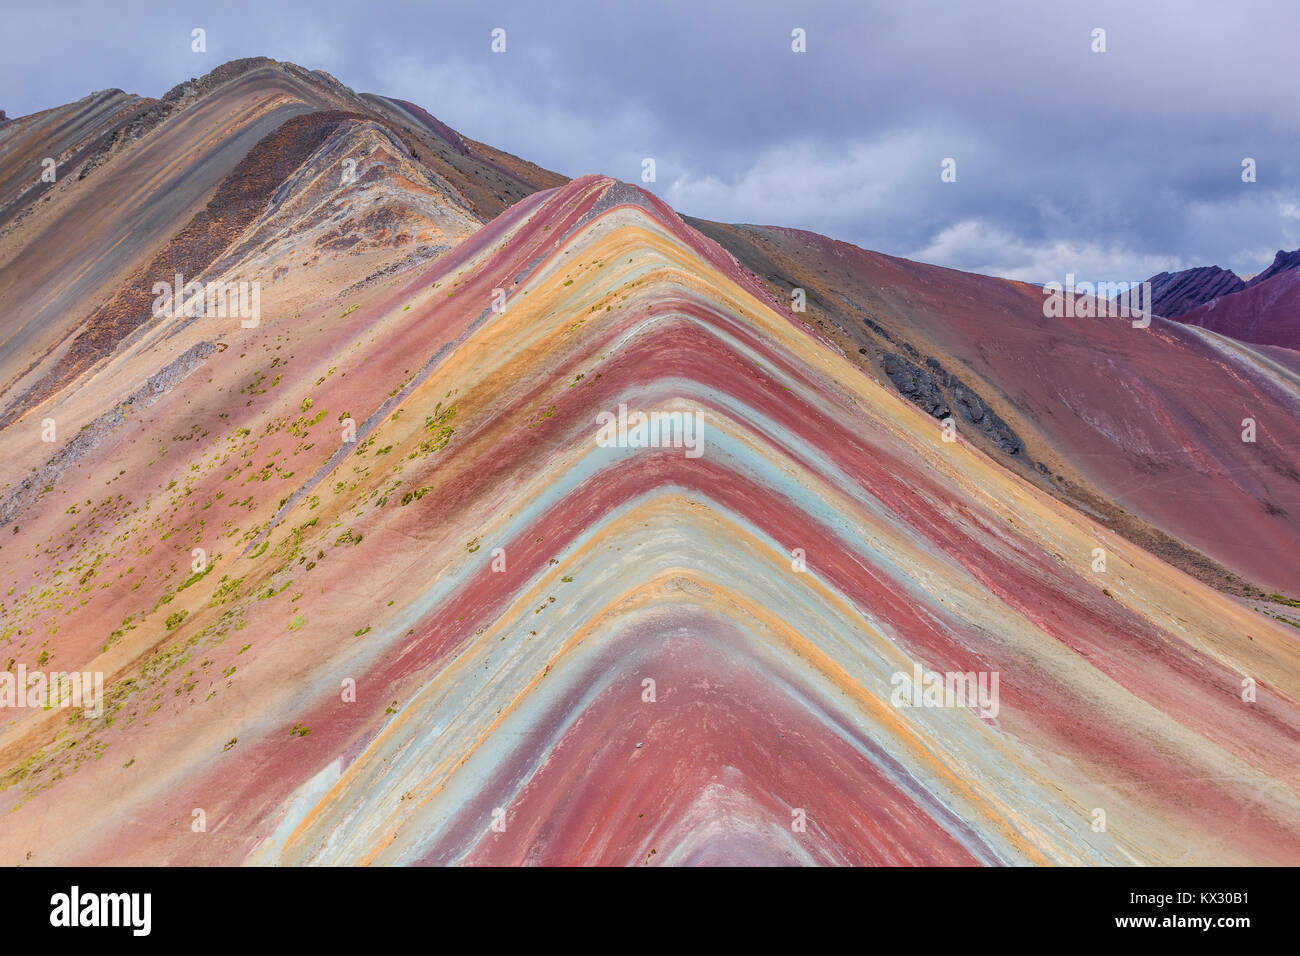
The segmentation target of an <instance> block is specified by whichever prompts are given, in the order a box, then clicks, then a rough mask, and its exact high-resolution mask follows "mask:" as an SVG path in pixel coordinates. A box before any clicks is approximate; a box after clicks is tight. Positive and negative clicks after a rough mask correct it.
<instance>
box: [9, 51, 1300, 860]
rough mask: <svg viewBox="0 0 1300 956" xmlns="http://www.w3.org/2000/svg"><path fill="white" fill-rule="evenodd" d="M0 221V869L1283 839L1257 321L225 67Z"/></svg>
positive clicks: (123, 101)
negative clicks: (226, 300) (87, 680)
mask: <svg viewBox="0 0 1300 956" xmlns="http://www.w3.org/2000/svg"><path fill="white" fill-rule="evenodd" d="M47 155H48V156H53V157H55V158H56V167H57V168H58V169H59V171H60V172H59V176H58V178H57V179H56V180H55V181H54V182H53V183H45V184H38V185H33V184H34V183H38V181H39V179H40V172H41V168H42V165H41V162H40V160H41V158H42V157H45V156H47ZM0 203H2V204H0V230H2V232H0V305H3V306H4V308H3V309H0V315H3V331H2V334H3V341H4V347H3V350H2V351H0V373H2V378H0V382H2V383H3V389H2V391H0V450H3V454H0V469H2V470H0V485H3V488H2V489H0V521H3V525H2V526H0V545H2V547H0V568H2V569H3V572H4V574H3V578H2V579H0V580H4V579H7V582H8V583H6V584H5V587H6V589H7V594H5V595H3V606H2V610H3V621H2V625H3V629H2V631H0V659H3V660H2V661H0V664H6V665H7V666H5V667H4V668H3V670H4V671H5V672H17V670H18V668H19V667H22V668H24V669H25V672H26V673H42V674H51V673H63V672H68V673H77V674H83V673H85V674H101V675H102V677H103V690H102V693H101V694H100V695H98V698H97V699H95V700H93V701H82V702H81V706H70V707H69V706H63V704H64V702H61V701H57V700H56V701H54V702H50V701H48V700H47V701H46V702H45V706H39V702H37V703H38V705H37V706H23V702H22V701H21V700H20V697H21V696H22V695H21V694H20V693H18V692H17V690H18V688H17V687H16V685H15V687H14V690H15V692H14V694H13V695H12V701H11V702H10V703H9V704H8V705H7V706H3V707H0V811H2V812H3V813H4V814H5V817H4V819H5V826H4V827H3V828H0V861H3V862H5V863H7V864H19V865H21V864H33V865H55V864H91V865H98V864H122V863H125V864H131V865H145V864H176V865H195V864H215V865H241V864H252V865H395V864H435V865H442V864H469V865H475V864H478V865H519V864H536V865H573V864H579V865H627V866H640V865H673V864H679V865H697V864H731V865H736V864H742V865H748V864H754V865H759V864H782V865H786V864H793V865H805V864H808V865H815V864H829V865H1148V864H1154V865H1160V864H1165V865H1182V864H1241V863H1248V864H1295V863H1297V862H1300V826H1298V825H1297V824H1298V823H1300V770H1298V768H1300V645H1298V644H1297V637H1298V636H1300V632H1297V629H1296V628H1297V624H1298V623H1300V621H1298V620H1297V618H1296V616H1295V612H1294V610H1293V608H1294V604H1293V603H1292V599H1291V598H1289V597H1288V595H1294V594H1295V593H1297V591H1300V575H1298V574H1297V571H1296V568H1295V566H1294V560H1293V559H1294V555H1295V554H1296V550H1295V545H1296V537H1297V533H1298V532H1300V523H1297V521H1296V519H1295V517H1294V516H1293V515H1292V513H1291V512H1292V511H1294V509H1295V507H1296V503H1295V488H1296V485H1297V483H1300V473H1298V472H1297V471H1296V469H1295V461H1296V456H1295V449H1296V448H1298V447H1300V434H1298V433H1300V424H1297V421H1298V420H1300V419H1297V416H1296V411H1297V406H1298V405H1300V394H1298V388H1297V386H1298V380H1297V377H1296V367H1295V364H1294V363H1293V362H1292V361H1291V358H1290V356H1289V354H1283V353H1286V351H1287V350H1278V349H1273V350H1264V349H1261V348H1259V347H1255V346H1251V345H1249V344H1247V343H1243V342H1238V341H1235V340H1232V339H1229V338H1227V337H1225V336H1222V335H1219V334H1217V333H1214V332H1211V331H1208V330H1205V329H1199V328H1193V327H1190V326H1186V325H1182V324H1179V323H1176V322H1169V321H1166V320H1164V319H1160V318H1157V319H1156V320H1155V321H1153V322H1152V324H1151V327H1150V328H1149V329H1146V330H1138V329H1134V328H1132V327H1131V326H1130V325H1129V324H1128V323H1127V322H1123V321H1119V320H1115V319H1106V318H1089V319H1079V320H1072V321H1070V322H1069V323H1062V322H1061V320H1049V319H1046V318H1044V317H1043V315H1042V312H1041V294H1040V293H1039V292H1038V290H1036V289H1035V288H1034V287H1032V286H1027V285H1024V284H1021V283H1015V282H1008V281H1004V280H998V279H991V278H987V277H982V276H971V275H967V274H963V273H955V272H951V271H950V270H944V269H939V268H937V267H933V266H925V265H922V264H917V263H909V262H907V261H906V260H898V259H891V258H890V257H886V256H881V255H879V254H876V253H869V252H865V251H863V250H858V249H855V248H854V247H851V246H846V245H845V244H843V243H835V242H833V241H831V240H827V239H824V238H822V237H816V236H811V235H810V234H807V233H798V232H794V231H791V230H781V229H776V228H773V227H752V226H728V225H721V224H716V223H708V222H704V221H700V220H692V219H683V217H681V216H679V215H678V214H677V213H676V212H675V211H674V210H672V209H671V208H670V207H668V206H667V205H665V204H664V203H663V202H662V201H661V200H659V199H658V198H656V197H655V196H654V195H652V194H650V193H649V192H647V191H644V190H642V189H640V188H638V187H636V186H633V185H629V184H627V183H624V182H620V181H618V180H616V179H612V178H608V177H603V176H584V177H581V178H578V179H575V180H572V181H568V180H565V179H564V178H563V177H560V176H557V175H556V174H553V173H549V172H547V171H546V170H542V169H539V168H538V167H536V166H533V165H531V164H528V163H526V162H525V161H523V160H519V159H517V158H515V157H511V156H508V155H507V154H505V153H502V152H501V151H499V150H495V149H492V148H491V147H487V146H485V145H483V144H479V143H475V142H473V141H471V140H468V139H466V138H464V137H462V136H461V135H460V134H458V133H456V132H455V131H453V130H451V129H450V128H448V127H446V126H445V125H444V124H442V123H440V122H439V121H438V120H436V119H435V118H434V117H433V116H432V115H430V114H429V113H427V112H425V111H424V110H422V109H420V108H419V107H416V106H414V105H413V104H410V103H405V102H403V101H398V100H393V99H389V98H385V97H380V96H373V95H359V94H356V93H354V92H353V91H351V90H349V89H347V88H346V87H344V86H343V85H342V84H340V83H339V82H338V81H337V80H335V79H333V78H332V77H329V76H327V75H326V74H321V73H319V72H312V71H306V70H303V69H301V68H299V67H296V66H293V65H292V64H283V63H276V62H274V61H270V60H263V59H257V60H249V61H237V62H236V63H232V64H228V65H227V66H225V67H222V68H221V69H219V70H217V71H214V73H212V74H209V75H208V76H207V77H204V78H202V79H200V80H194V81H190V82H189V83H186V84H182V85H181V86H180V87H178V88H177V89H176V90H173V91H172V92H170V93H169V94H168V95H167V96H166V97H164V98H163V99H162V100H158V101H153V100H143V99H141V98H137V97H131V96H128V95H126V94H122V93H121V92H120V91H111V92H109V93H101V94H95V95H94V96H92V97H88V98H87V99H85V100H83V101H80V102H79V103H76V104H71V105H69V106H67V107H62V108H59V109H56V110H51V111H47V112H46V113H41V114H36V115H34V116H31V117H20V118H17V119H15V120H12V121H10V122H9V123H7V124H5V125H4V126H0ZM177 276H179V277H180V278H179V279H176V278H174V277H177ZM191 281H192V282H195V283H198V284H199V288H200V291H202V289H203V288H204V287H213V286H218V287H220V286H228V287H238V286H240V284H241V283H244V284H255V285H254V286H253V288H255V289H256V290H257V300H256V301H257V310H256V311H257V314H256V315H255V316H254V315H247V314H240V315H235V314H233V312H234V311H235V310H234V307H233V306H232V309H231V310H230V313H225V312H220V313H217V314H211V313H212V312H213V310H212V309H211V308H209V307H208V306H209V304H210V299H209V300H208V301H204V300H203V297H202V296H199V297H198V298H197V299H195V298H193V297H191V296H189V294H188V293H187V292H186V291H185V288H186V286H187V285H188V283H189V282H191ZM159 283H161V284H162V285H163V286H164V287H166V286H168V285H170V286H171V287H172V288H173V289H175V290H177V292H178V293H179V294H177V295H175V296H174V298H175V299H177V300H182V301H183V300H185V299H186V298H187V297H189V298H191V302H190V304H191V305H192V306H194V307H193V308H192V309H190V310H187V309H185V308H184V307H181V308H172V309H169V310H166V311H165V312H164V313H163V314H160V312H159V309H158V307H157V299H158V293H157V291H156V290H157V288H158V284H159ZM796 288H797V289H799V290H802V291H803V293H804V297H805V301H806V303H807V309H806V311H798V310H795V309H792V307H791V303H792V296H791V295H790V293H791V291H792V290H794V289H796ZM242 301H243V304H244V305H245V306H246V305H247V304H248V299H247V297H246V298H245V299H244V300H242ZM1246 417H1250V418H1252V419H1253V420H1254V421H1255V422H1256V423H1257V427H1258V434H1257V436H1255V440H1254V441H1243V440H1242V437H1241V435H1240V434H1239V433H1240V432H1241V430H1242V426H1241V419H1243V418H1246ZM611 420H616V421H620V422H622V423H627V422H629V421H631V422H633V424H632V425H631V426H629V427H628V428H621V427H620V428H618V429H615V431H616V432H617V435H616V436H615V440H612V441H611V440H608V439H609V437H610V436H609V434H608V433H604V432H602V422H603V423H606V424H608V423H609V422H610V421H611ZM650 422H664V423H666V424H665V425H664V428H663V430H662V431H653V432H652V431H651V430H650V429H648V428H647V427H646V425H647V424H648V423H650ZM635 423H641V424H640V426H638V425H637V424H635ZM683 423H691V424H692V426H693V431H692V432H691V438H692V441H693V442H694V444H693V445H692V444H691V442H683V441H665V440H662V439H664V438H665V437H666V436H670V435H672V434H673V431H674V429H676V435H675V436H674V437H677V438H681V437H682V428H683ZM1288 506H1289V509H1288ZM3 691H4V687H3V685H0V703H3V701H4V698H3Z"/></svg>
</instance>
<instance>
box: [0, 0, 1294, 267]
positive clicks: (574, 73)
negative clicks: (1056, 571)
mask: <svg viewBox="0 0 1300 956" xmlns="http://www.w3.org/2000/svg"><path fill="white" fill-rule="evenodd" d="M6 18H7V24H6V32H7V34H8V35H9V38H10V43H9V44H7V56H6V57H5V58H4V59H3V60H2V61H0V90H4V91H5V93H4V97H5V99H4V100H3V101H0V108H4V109H6V110H7V111H8V112H9V115H11V116H15V115H21V114H23V113H27V112H32V111H35V110H38V109H43V108H46V107H49V106H53V105H57V104H59V103H63V102H68V101H71V100H75V99H78V98H80V97H81V96H83V95H85V94H86V93H88V92H90V91H91V90H95V89H103V88H108V87H121V88H123V89H127V90H130V91H132V92H138V93H143V94H146V95H152V96H157V95H160V94H161V93H162V92H164V91H165V90H166V89H168V88H169V87H171V86H172V85H174V84H175V83H176V82H179V81H180V80H182V79H185V78H187V77H189V76H194V75H200V74H202V73H204V72H206V71H207V70H209V69H211V68H212V67H214V66H216V65H218V64H220V63H222V62H225V61H226V60H229V59H234V58H236V57H241V56H252V55H259V54H260V55H266V56H272V57H275V58H277V59H285V60H292V61H294V62H296V63H300V64H302V65H304V66H308V67H312V68H317V69H324V70H327V71H328V72H330V73H332V74H334V75H335V76H337V77H338V78H339V79H340V80H342V81H343V82H344V83H346V84H348V85H349V86H351V87H353V88H354V89H358V90H363V91H369V92H380V93H386V94H390V95H394V96H400V97H402V98H405V99H409V100H412V101H414V102H416V103H419V104H420V105H422V106H424V107H426V108H427V109H428V110H429V111H430V112H432V113H433V114H435V115H436V116H438V117H439V118H440V119H442V120H444V121H445V122H447V123H449V124H450V125H452V126H453V127H455V128H457V129H459V130H460V131H461V132H463V133H465V134H466V135H467V136H470V137H473V138H475V139H479V140H482V141H484V142H488V143H491V144H493V145H495V146H498V147H500V148H503V149H506V150H508V151H510V152H513V153H516V154H518V155H520V156H523V157H525V158H527V159H530V160H533V161H535V162H538V163H540V164H542V165H544V166H548V167H550V168H552V169H555V170H557V171H559V172H562V173H565V174H568V175H580V174H582V173H586V172H603V173H608V174H611V175H614V176H618V177H620V178H623V179H628V180H636V179H637V178H638V177H639V175H640V171H641V160H642V158H643V157H647V156H649V157H653V158H655V160H656V163H657V172H658V180H657V182H656V183H654V184H653V185H652V186H651V187H650V188H652V189H654V190H655V191H656V192H658V193H659V194H660V195H661V196H663V197H664V198H665V199H666V200H668V201H669V202H671V203H672V204H673V205H674V206H676V207H677V208H678V209H680V210H681V211H682V212H686V213H690V214H692V215H699V216H705V217H708V218H714V219H721V220H726V221H748V222H761V223H775V224H780V225H789V226H797V227H800V228H805V229H812V230H815V231H817V232H822V233H826V234H828V235H832V236H835V237H837V238H841V239H846V240H848V241H850V242H854V243H857V244H858V245H862V246H864V247H867V248H871V249H878V250H880V251H883V252H888V253H891V254H895V255H903V256H909V257H913V258H918V259H922V260H925V261H932V262H937V263H939V264H941V265H948V266H952V267H955V268H964V269H971V270H975V271H982V272H989V273H993V274H1000V275H1007V276H1011V277H1015V278H1025V279H1032V280H1037V281H1045V280H1047V279H1052V278H1062V277H1063V276H1064V274H1065V273H1066V272H1073V273H1075V274H1076V275H1077V276H1079V277H1080V278H1092V279H1130V278H1144V277H1145V276H1146V275H1148V274H1149V273H1150V272H1152V271H1157V270H1158V269H1163V268H1180V267H1184V266H1188V265H1198V264H1204V263H1214V264H1218V265H1222V266H1225V267H1231V268H1233V269H1236V270H1237V271H1239V272H1242V273H1247V274H1248V273H1252V272H1254V271H1257V270H1259V269H1260V268H1262V267H1263V266H1265V265H1266V264H1267V263H1268V261H1270V260H1271V257H1272V252H1273V250H1274V249H1276V248H1278V247H1283V246H1285V247H1289V248H1294V247H1296V246H1297V245H1300V215H1298V210H1300V190H1298V189H1297V182H1298V175H1300V169H1297V160H1296V155H1295V149H1294V144H1295V143H1296V141H1297V136H1296V134H1297V124H1298V123H1300V117H1298V116H1297V114H1296V112H1295V110H1294V109H1293V108H1292V105H1291V102H1290V93H1291V92H1292V91H1293V90H1295V89H1296V88H1297V86H1298V84H1297V80H1298V79H1300V75H1298V74H1300V58H1297V57H1296V56H1295V53H1294V49H1295V44H1296V41H1297V39H1298V38H1300V30H1298V29H1297V28H1300V8H1297V7H1295V6H1294V5H1291V4H1284V3H1275V4H1268V3H1262V2H1238V3H1234V4H1232V5H1224V4H1219V3H1211V2H1191V0H1189V2H1178V3H1174V2H1164V3H1143V4H1133V3H1131V2H1128V0H1119V2H1110V0H1105V2H1099V3H1092V4H1089V5H1088V8H1087V9H1086V10H1085V9H1070V8H1066V7H1064V5H1057V4H1044V3H1039V2H1032V0H1025V2H1011V0H996V2H984V3H980V4H964V3H952V4H940V3H929V2H916V3H909V4H871V5H867V4H863V3H858V2H841V3H830V2H817V0H811V2H809V0H804V2H776V0H771V2H759V0H715V2H710V3H701V2H699V0H614V2H610V0H605V2H601V3H596V2H569V3H565V2H563V0H552V2H546V3H539V2H519V3H504V2H491V0H480V2H472V3H456V4H451V3H419V2H371V3H362V2H354V3H322V2H308V0H290V2H282V3H275V4H271V3H266V2H257V3H253V2H244V0H237V2H231V3H222V4H216V3H213V4H188V5H187V4H184V3H156V4H155V3H140V2H134V3H132V2H128V3H124V4H115V5H108V4H102V3H90V2H85V3H83V2H74V3H70V4H63V5H60V6H57V7H56V6H54V5H49V4H28V5H22V6H20V7H17V8H15V9H13V10H11V11H8V12H7V14H6ZM195 26H201V27H203V28H204V29H205V30H206V31H207V37H208V52H207V53H206V54H203V55H198V54H193V53H191V52H190V49H189V31H190V29H191V28H193V27H195ZM498 26H500V27H503V28H505V29H506V30H507V47H508V49H507V53H506V54H504V55H498V54H492V53H491V52H490V50H489V34H490V31H491V30H492V28H493V27H498ZM794 27H802V28H804V29H805V30H806V31H807V36H808V52H807V53H805V54H795V53H792V52H791V50H790V31H791V29H792V28H794ZM1094 27H1102V28H1104V29H1105V30H1106V31H1107V36H1106V39H1107V52H1105V53H1103V54H1097V53H1093V52H1092V51H1091V49H1090V44H1091V31H1092V30H1093V28H1094ZM1245 156H1250V157H1253V158H1254V159H1255V160H1256V161H1257V163H1258V169H1259V181H1258V182H1256V183H1253V184H1245V183H1242V182H1241V178H1240V163H1241V160H1242V158H1243V157H1245ZM945 157H953V158H955V159H956V160H957V170H958V175H957V181H956V182H955V183H942V182H940V178H939V164H940V161H941V160H942V159H943V158H945Z"/></svg>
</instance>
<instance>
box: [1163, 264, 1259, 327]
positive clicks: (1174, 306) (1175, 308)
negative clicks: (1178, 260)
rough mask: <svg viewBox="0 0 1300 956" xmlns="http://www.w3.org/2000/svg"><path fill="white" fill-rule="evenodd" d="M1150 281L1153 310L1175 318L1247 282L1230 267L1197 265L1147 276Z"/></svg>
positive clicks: (1230, 292)
mask: <svg viewBox="0 0 1300 956" xmlns="http://www.w3.org/2000/svg"><path fill="white" fill-rule="evenodd" d="M1147 281H1148V282H1150V283H1151V300H1152V303H1153V308H1152V311H1153V312H1155V314H1156V315H1163V316H1165V317H1166V318H1170V319H1172V318H1174V317H1176V316H1179V315H1182V314H1183V313H1184V312H1190V311H1191V310H1192V309H1194V308H1196V307H1197V306H1198V305H1204V304H1205V303H1206V302H1210V301H1212V300H1214V299H1217V298H1219V297H1220V296H1225V295H1231V294H1232V293H1234V292H1240V291H1241V290H1242V289H1244V288H1246V283H1244V282H1242V281H1241V279H1240V278H1239V277H1238V276H1237V275H1236V274H1235V273H1234V272H1232V270H1230V269H1220V268H1219V267H1218V266H1198V267H1197V268H1195V269H1184V270H1183V271H1182V272H1161V273H1160V274H1159V275H1154V276H1152V277H1151V278H1150V279H1148V280H1147Z"/></svg>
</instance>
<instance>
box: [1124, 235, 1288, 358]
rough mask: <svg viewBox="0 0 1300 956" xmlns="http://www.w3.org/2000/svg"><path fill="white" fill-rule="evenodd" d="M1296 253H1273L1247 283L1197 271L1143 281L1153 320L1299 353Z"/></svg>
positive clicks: (1223, 272)
mask: <svg viewBox="0 0 1300 956" xmlns="http://www.w3.org/2000/svg"><path fill="white" fill-rule="evenodd" d="M1297 270H1300V249H1297V250H1295V251H1293V252H1286V251H1285V250H1278V253H1277V255H1276V256H1275V257H1274V258H1273V264H1272V265H1270V266H1269V267H1268V268H1267V269H1265V270H1264V271H1263V272H1261V273H1259V275H1257V276H1254V277H1253V278H1252V279H1250V280H1249V281H1244V280H1242V279H1241V278H1240V277H1239V276H1237V275H1236V274H1234V273H1233V272H1232V271H1231V270H1229V269H1220V268H1219V267H1218V266H1199V267H1197V268H1194V269H1184V270H1183V271H1181V272H1161V273H1159V274H1158V275H1154V276H1152V277H1151V279H1150V280H1149V281H1150V282H1151V294H1152V299H1153V303H1154V304H1153V309H1152V311H1154V312H1155V313H1156V315H1162V316H1164V317H1165V318H1169V319H1177V320H1178V321H1179V322H1183V323H1185V324H1187V325H1195V326H1199V327H1201V328H1204V329H1209V330H1211V331H1212V332H1219V333H1221V334H1222V335H1227V336H1231V337H1232V338H1234V339H1238V340H1239V341H1242V342H1253V343H1255V344H1257V345H1280V346H1283V347H1285V348H1289V349H1300V284H1298V283H1300V278H1298V272H1297Z"/></svg>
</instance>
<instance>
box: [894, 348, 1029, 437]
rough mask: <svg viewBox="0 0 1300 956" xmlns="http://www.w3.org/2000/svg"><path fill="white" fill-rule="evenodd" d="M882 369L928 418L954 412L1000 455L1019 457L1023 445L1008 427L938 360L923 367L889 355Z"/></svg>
mask: <svg viewBox="0 0 1300 956" xmlns="http://www.w3.org/2000/svg"><path fill="white" fill-rule="evenodd" d="M883 365H884V370H885V374H886V375H888V376H889V380H890V381H891V382H893V383H894V387H895V388H897V389H898V390H899V391H900V392H902V393H903V395H904V396H905V397H906V398H907V399H908V400H909V401H910V402H912V404H914V405H916V406H917V407H918V408H920V409H922V410H923V411H925V412H926V413H927V414H929V415H932V416H934V417H935V418H939V419H944V418H947V417H948V416H949V415H951V414H952V411H953V409H954V408H955V409H957V411H959V412H960V413H961V415H962V417H963V418H965V419H966V421H967V422H969V423H970V424H972V425H974V426H975V427H976V428H978V429H979V430H980V431H982V432H984V434H986V435H988V436H989V438H990V439H991V440H992V441H993V444H995V445H996V446H997V447H998V448H999V449H1000V450H1001V451H1003V452H1005V453H1006V454H1008V455H1018V454H1020V452H1022V451H1023V450H1024V447H1025V444H1024V442H1022V441H1021V440H1020V436H1019V435H1017V434H1016V433H1015V431H1014V430H1013V429H1012V428H1011V426H1010V425H1008V424H1007V423H1006V422H1005V421H1003V420H1002V418H1001V417H1000V416H999V415H998V413H997V412H995V411H993V409H991V408H990V407H989V405H988V403H987V402H985V401H984V399H982V398H981V397H980V396H979V394H978V393H977V392H976V391H975V390H974V389H972V388H971V387H970V386H969V385H967V384H966V383H965V382H963V381H962V380H961V379H959V378H958V377H957V376H956V375H952V374H950V373H948V372H947V371H945V370H944V367H943V365H942V364H941V363H940V362H939V360H938V359H934V358H928V359H926V360H925V366H920V365H917V364H916V363H915V362H909V361H908V360H907V359H905V358H903V356H901V355H897V354H895V353H893V352H888V353H886V354H885V356H884V362H883Z"/></svg>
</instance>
